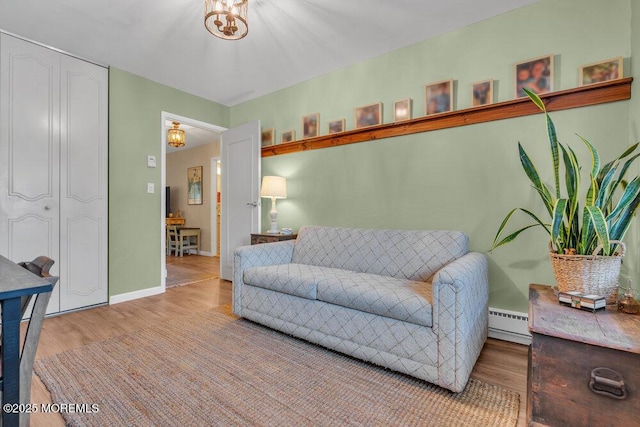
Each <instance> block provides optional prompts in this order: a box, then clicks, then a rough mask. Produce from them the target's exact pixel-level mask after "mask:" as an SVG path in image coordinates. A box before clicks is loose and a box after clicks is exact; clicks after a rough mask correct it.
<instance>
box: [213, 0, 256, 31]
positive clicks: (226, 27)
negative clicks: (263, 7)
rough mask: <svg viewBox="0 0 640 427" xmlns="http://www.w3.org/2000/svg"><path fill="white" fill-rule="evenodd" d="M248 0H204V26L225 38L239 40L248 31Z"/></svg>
mask: <svg viewBox="0 0 640 427" xmlns="http://www.w3.org/2000/svg"><path fill="white" fill-rule="evenodd" d="M248 14H249V0H205V1H204V26H205V27H206V28H207V30H209V32H210V33H211V34H213V35H214V36H216V37H220V38H221V39H225V40H240V39H241V38H243V37H244V36H246V35H247V33H248V32H249V24H248V21H247V15H248Z"/></svg>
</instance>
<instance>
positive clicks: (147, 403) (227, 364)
mask: <svg viewBox="0 0 640 427" xmlns="http://www.w3.org/2000/svg"><path fill="white" fill-rule="evenodd" d="M35 370H36V373H37V374H38V375H39V376H40V378H41V379H42V381H43V382H44V383H45V385H46V386H47V388H48V389H49V391H50V392H51V395H52V399H53V401H54V403H58V404H62V403H71V404H79V405H82V404H86V405H91V404H98V405H99V411H98V412H97V413H96V412H94V413H88V414H87V413H84V414H83V413H65V414H64V417H65V421H66V422H67V423H68V425H71V426H204V425H220V426H230V425H263V426H331V425H333V426H342V425H354V426H392V425H397V426H409V425H420V426H423V425H429V426H465V427H467V426H483V427H486V426H514V425H516V421H517V417H518V405H519V396H518V394H517V393H515V392H511V391H507V390H505V389H502V388H500V387H497V386H493V385H490V384H486V383H483V382H481V381H477V380H474V379H471V380H470V382H469V384H468V385H467V388H466V389H465V390H464V391H463V392H462V393H459V394H454V393H451V392H449V391H447V390H444V389H441V388H439V387H437V386H434V385H431V384H427V383H425V382H423V381H420V380H416V379H413V378H410V377H407V376H405V375H401V374H397V373H394V372H391V371H389V370H385V369H383V368H379V367H376V366H373V365H371V364H368V363H364V362H361V361H358V360H356V359H352V358H350V357H347V356H343V355H340V354H338V353H335V352H332V351H329V350H325V349H323V348H321V347H318V346H315V345H312V344H308V343H306V342H304V341H301V340H298V339H295V338H292V337H289V336H286V335H284V334H280V333H278V332H275V331H272V330H270V329H267V328H264V327H262V326H259V325H257V324H254V323H251V322H249V321H246V320H242V319H238V318H235V317H233V316H232V315H231V314H230V313H229V308H228V307H226V308H220V309H215V310H210V311H206V312H201V313H197V314H194V315H190V316H186V317H183V318H179V319H177V320H174V321H172V322H170V323H163V324H159V325H156V326H153V327H149V328H146V329H142V330H140V331H136V332H134V333H130V334H125V335H122V336H119V337H115V338H111V339H108V340H106V341H103V342H98V343H93V344H89V345H86V346H83V347H80V348H77V349H74V350H69V351H66V352H63V353H60V354H58V355H54V356H51V357H48V358H45V359H41V360H38V361H37V362H36V365H35Z"/></svg>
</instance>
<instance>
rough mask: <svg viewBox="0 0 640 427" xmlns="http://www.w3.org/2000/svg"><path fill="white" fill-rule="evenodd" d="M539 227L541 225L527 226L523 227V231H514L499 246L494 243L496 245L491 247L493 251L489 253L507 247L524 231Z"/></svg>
mask: <svg viewBox="0 0 640 427" xmlns="http://www.w3.org/2000/svg"><path fill="white" fill-rule="evenodd" d="M538 226H540V224H530V225H527V226H526V227H522V228H521V229H519V230H516V231H514V232H513V233H511V234H509V235H508V236H507V237H505V238H504V239H502V240H500V242H498V243H497V244H495V243H494V245H493V246H491V249H490V250H489V252H492V251H493V250H494V249H495V248H498V247H500V246H502V245H506V244H507V243H509V242H512V241H513V240H515V238H516V237H518V235H520V233H522V232H523V231H525V230H528V229H529V228H532V227H538Z"/></svg>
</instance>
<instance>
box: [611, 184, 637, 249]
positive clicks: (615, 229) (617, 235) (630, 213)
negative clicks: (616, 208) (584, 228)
mask: <svg viewBox="0 0 640 427" xmlns="http://www.w3.org/2000/svg"><path fill="white" fill-rule="evenodd" d="M639 204H640V195H638V196H636V198H635V199H633V200H632V201H631V203H629V204H628V205H627V207H626V208H625V209H624V210H623V211H622V213H621V214H620V216H619V217H618V220H617V221H616V222H615V224H613V225H612V226H611V233H610V235H611V239H612V240H622V239H624V235H625V234H627V230H629V226H630V225H631V220H632V219H633V218H634V216H635V214H636V211H637V210H638V205H639Z"/></svg>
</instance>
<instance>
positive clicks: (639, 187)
mask: <svg viewBox="0 0 640 427" xmlns="http://www.w3.org/2000/svg"><path fill="white" fill-rule="evenodd" d="M638 194H640V177H635V178H634V179H633V181H631V182H630V183H629V185H627V188H625V190H624V193H622V196H621V197H620V200H618V204H617V205H616V207H615V209H614V210H613V211H612V212H611V213H610V214H609V215H608V216H607V221H612V220H613V219H615V217H616V216H617V215H619V214H620V213H621V212H622V211H623V210H624V209H626V207H627V206H629V205H630V204H631V202H633V201H634V200H635V198H636V197H638ZM614 240H618V239H614Z"/></svg>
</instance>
